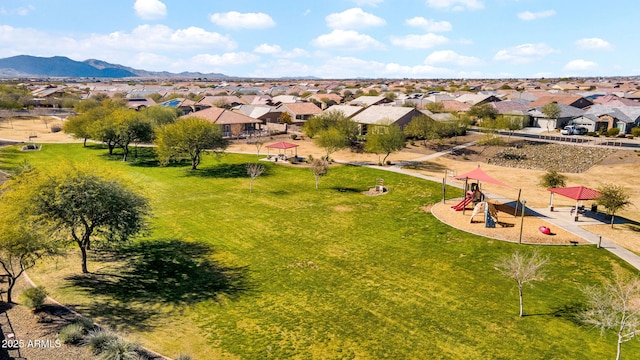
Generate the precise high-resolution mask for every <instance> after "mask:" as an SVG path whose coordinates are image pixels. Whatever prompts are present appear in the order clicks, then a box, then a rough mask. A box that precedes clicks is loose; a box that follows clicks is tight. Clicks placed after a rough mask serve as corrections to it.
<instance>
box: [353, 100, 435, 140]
mask: <svg viewBox="0 0 640 360" xmlns="http://www.w3.org/2000/svg"><path fill="white" fill-rule="evenodd" d="M420 115H423V113H421V112H420V111H419V110H416V109H414V108H412V107H401V106H383V105H372V106H369V107H367V108H365V109H364V110H362V111H361V112H359V113H357V114H356V115H354V116H353V117H352V118H351V120H353V121H354V122H356V123H357V124H358V126H359V128H360V135H366V134H367V131H368V128H369V127H371V126H372V125H390V124H396V125H398V126H400V127H401V128H404V126H405V125H407V124H408V123H409V122H410V121H411V120H412V119H413V118H414V117H417V116H420Z"/></svg>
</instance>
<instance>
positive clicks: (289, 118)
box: [278, 111, 293, 124]
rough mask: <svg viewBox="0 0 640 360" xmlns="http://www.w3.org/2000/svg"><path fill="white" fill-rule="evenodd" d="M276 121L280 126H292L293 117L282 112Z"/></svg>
mask: <svg viewBox="0 0 640 360" xmlns="http://www.w3.org/2000/svg"><path fill="white" fill-rule="evenodd" d="M278 120H279V121H280V123H282V124H292V123H293V117H292V116H291V114H289V113H288V112H286V111H283V112H281V113H280V116H279V117H278Z"/></svg>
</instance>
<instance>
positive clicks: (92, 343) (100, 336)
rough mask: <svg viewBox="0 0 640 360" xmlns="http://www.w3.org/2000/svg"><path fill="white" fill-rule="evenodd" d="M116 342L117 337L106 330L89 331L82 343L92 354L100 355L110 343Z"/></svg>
mask: <svg viewBox="0 0 640 360" xmlns="http://www.w3.org/2000/svg"><path fill="white" fill-rule="evenodd" d="M116 340H118V335H117V334H115V333H113V332H111V331H108V330H91V331H89V334H87V338H86V339H84V340H83V341H82V343H83V345H86V346H88V347H89V348H91V351H93V353H94V354H96V355H98V354H101V353H102V352H103V351H104V350H105V349H106V347H107V344H109V343H110V342H112V341H116Z"/></svg>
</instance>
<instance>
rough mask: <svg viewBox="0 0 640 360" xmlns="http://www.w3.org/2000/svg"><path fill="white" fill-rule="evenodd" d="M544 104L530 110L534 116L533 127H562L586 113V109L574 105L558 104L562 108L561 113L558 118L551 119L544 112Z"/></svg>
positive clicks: (530, 113)
mask: <svg viewBox="0 0 640 360" xmlns="http://www.w3.org/2000/svg"><path fill="white" fill-rule="evenodd" d="M543 107H544V106H538V107H536V108H533V109H531V110H529V111H528V114H529V115H530V116H531V117H532V120H531V123H530V125H531V126H532V127H539V128H547V129H561V128H563V127H565V126H566V125H568V124H569V123H571V122H572V121H573V119H576V118H578V117H580V116H582V115H584V113H585V112H584V110H582V109H578V108H576V107H573V106H569V105H565V104H558V107H559V108H560V115H559V116H558V118H557V119H550V118H548V117H547V115H545V114H544V112H542V108H543Z"/></svg>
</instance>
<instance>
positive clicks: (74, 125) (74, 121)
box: [62, 113, 93, 147]
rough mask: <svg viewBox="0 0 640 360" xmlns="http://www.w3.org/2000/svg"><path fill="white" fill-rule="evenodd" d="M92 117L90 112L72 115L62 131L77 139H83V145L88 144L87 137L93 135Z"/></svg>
mask: <svg viewBox="0 0 640 360" xmlns="http://www.w3.org/2000/svg"><path fill="white" fill-rule="evenodd" d="M92 121H93V120H92V119H91V117H90V116H89V115H88V114H86V113H85V114H79V115H75V116H71V117H70V118H69V119H67V121H65V123H64V125H63V126H62V131H64V132H65V133H66V134H71V135H72V136H73V137H74V138H76V139H83V141H82V146H83V147H86V146H87V139H89V138H90V137H91V125H92Z"/></svg>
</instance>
